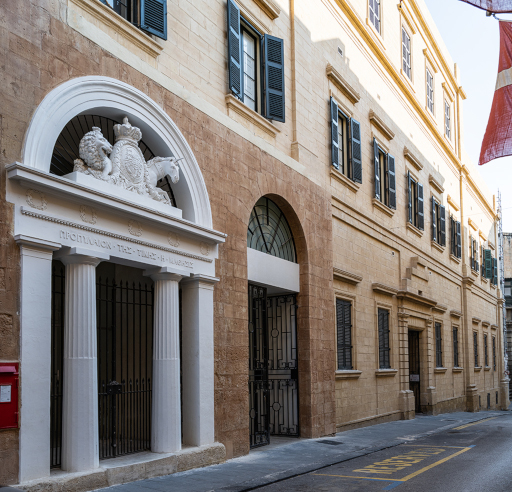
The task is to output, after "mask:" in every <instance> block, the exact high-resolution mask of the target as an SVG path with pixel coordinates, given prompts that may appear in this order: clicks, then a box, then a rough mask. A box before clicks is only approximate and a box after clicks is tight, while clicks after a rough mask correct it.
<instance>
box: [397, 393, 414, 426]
mask: <svg viewBox="0 0 512 492" xmlns="http://www.w3.org/2000/svg"><path fill="white" fill-rule="evenodd" d="M400 411H401V412H402V420H412V419H413V418H415V417H416V411H415V409H414V392H413V391H411V390H403V391H400Z"/></svg>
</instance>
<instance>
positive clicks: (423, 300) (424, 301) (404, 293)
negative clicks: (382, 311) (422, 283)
mask: <svg viewBox="0 0 512 492" xmlns="http://www.w3.org/2000/svg"><path fill="white" fill-rule="evenodd" d="M396 297H397V298H398V299H406V300H408V301H410V302H413V303H415V304H421V305H423V306H427V307H434V306H436V305H437V301H435V300H434V299H431V298H429V297H425V296H420V295H419V294H415V293H413V292H410V291H408V290H399V291H398V292H397V294H396Z"/></svg>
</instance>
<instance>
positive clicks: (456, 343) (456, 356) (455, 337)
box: [453, 328, 459, 367]
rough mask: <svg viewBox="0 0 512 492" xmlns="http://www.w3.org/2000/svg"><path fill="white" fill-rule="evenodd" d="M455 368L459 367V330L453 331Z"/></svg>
mask: <svg viewBox="0 0 512 492" xmlns="http://www.w3.org/2000/svg"><path fill="white" fill-rule="evenodd" d="M453 367H459V330H458V328H454V329H453Z"/></svg>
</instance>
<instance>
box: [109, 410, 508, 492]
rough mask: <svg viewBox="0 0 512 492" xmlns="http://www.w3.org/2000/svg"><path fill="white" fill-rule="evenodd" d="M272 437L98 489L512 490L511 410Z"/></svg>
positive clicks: (111, 491) (114, 491) (209, 491)
mask: <svg viewBox="0 0 512 492" xmlns="http://www.w3.org/2000/svg"><path fill="white" fill-rule="evenodd" d="M276 441H277V440H275V441H274V444H273V445H272V446H270V447H262V448H259V449H256V450H253V451H252V452H251V453H250V454H249V455H248V456H244V457H241V458H237V459H233V460H229V461H227V462H226V463H224V464H221V465H216V466H210V467H206V468H202V469H196V470H191V471H188V472H183V473H176V474H174V475H169V476H167V477H159V478H154V479H150V480H142V481H138V482H133V483H130V484H126V485H119V486H114V487H109V488H108V489H103V490H108V491H109V492H145V491H150V490H152V491H162V492H163V491H170V490H179V491H184V492H185V491H186V492H212V491H219V492H220V491H225V492H228V491H229V492H245V491H250V490H258V491H262V492H282V491H283V492H288V491H289V492H292V491H293V492H295V491H298V492H299V491H321V492H331V491H333V492H334V491H343V492H345V491H346V492H359V491H364V492H367V491H368V492H373V491H380V490H392V489H398V490H401V491H404V492H406V491H414V492H423V491H425V492H426V491H428V492H445V491H450V492H480V491H483V490H492V491H493V492H509V491H510V490H512V471H511V469H510V466H509V461H510V459H511V455H512V448H511V446H510V443H511V442H512V413H510V412H481V413H477V414H470V413H462V412H460V413H454V414H444V415H438V416H435V417H434V416H421V415H420V416H418V417H417V418H416V419H414V420H410V421H396V422H390V423H386V424H379V425H375V426H371V427H365V428H362V429H355V430H349V431H346V432H341V433H338V434H336V436H334V437H332V438H324V439H315V440H284V441H283V442H284V444H277V443H276ZM271 442H272V440H271Z"/></svg>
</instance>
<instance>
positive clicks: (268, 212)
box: [247, 197, 297, 263]
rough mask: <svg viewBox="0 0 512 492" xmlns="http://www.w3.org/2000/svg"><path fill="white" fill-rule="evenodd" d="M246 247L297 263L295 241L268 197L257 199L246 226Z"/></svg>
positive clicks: (276, 207)
mask: <svg viewBox="0 0 512 492" xmlns="http://www.w3.org/2000/svg"><path fill="white" fill-rule="evenodd" d="M247 247H249V248H252V249H256V250H258V251H261V252H263V253H267V254H269V255H272V256H277V257H278V258H282V259H283V260H288V261H293V262H294V263H297V255H296V253H295V242H294V241H293V235H292V231H291V229H290V226H289V225H288V221H287V220H286V217H285V216H284V214H283V212H281V209H280V208H279V207H278V206H277V205H276V204H275V203H274V202H273V201H272V200H270V199H269V198H266V197H263V198H260V199H259V200H258V202H257V203H256V205H254V208H253V209H252V213H251V218H250V220H249V227H248V228H247Z"/></svg>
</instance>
